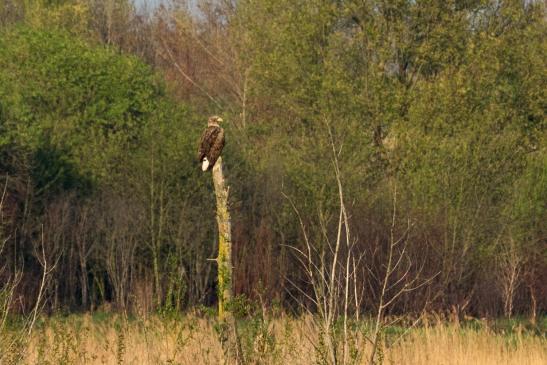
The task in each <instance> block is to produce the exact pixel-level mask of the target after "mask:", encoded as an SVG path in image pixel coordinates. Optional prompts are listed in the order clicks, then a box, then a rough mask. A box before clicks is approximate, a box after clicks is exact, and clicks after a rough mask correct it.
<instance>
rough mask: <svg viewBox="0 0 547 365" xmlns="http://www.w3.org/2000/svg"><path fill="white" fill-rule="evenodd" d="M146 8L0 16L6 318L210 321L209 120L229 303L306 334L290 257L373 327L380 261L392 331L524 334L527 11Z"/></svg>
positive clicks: (281, 4) (541, 38)
mask: <svg viewBox="0 0 547 365" xmlns="http://www.w3.org/2000/svg"><path fill="white" fill-rule="evenodd" d="M165 4H166V5H165V6H159V7H149V8H147V9H143V8H140V7H139V8H136V7H135V6H134V5H133V3H132V2H131V1H129V0H102V1H98V0H2V1H1V2H0V172H1V187H2V189H3V191H4V194H3V195H2V204H1V208H2V209H1V217H0V218H1V221H0V235H1V237H0V238H1V241H0V242H1V243H2V245H1V246H0V248H1V256H0V268H1V271H0V288H1V287H2V286H3V287H4V288H7V287H8V286H10V288H13V291H12V292H10V293H11V294H10V296H9V298H10V306H11V307H12V309H13V310H14V311H16V312H19V313H24V314H28V313H30V312H31V311H32V310H33V308H34V307H35V301H36V298H37V297H38V294H39V291H43V293H42V296H43V298H44V303H43V310H44V311H45V312H47V313H55V312H73V311H87V310H96V309H101V308H105V307H112V308H113V309H115V310H117V311H120V312H124V313H135V314H142V313H151V312H154V311H171V310H176V311H179V310H184V309H188V308H192V307H195V306H197V305H211V304H213V303H215V302H216V293H215V276H216V266H215V265H214V263H211V262H210V261H208V259H209V258H212V257H214V256H215V254H216V249H217V248H216V240H217V239H216V234H217V233H216V223H215V220H214V212H215V202H214V195H213V193H212V183H211V177H210V176H209V174H207V173H202V172H201V171H200V169H199V165H198V163H197V161H195V158H196V157H195V155H196V148H197V141H198V138H199V135H200V133H201V131H202V130H203V128H204V127H205V123H206V120H207V117H208V116H210V115H213V114H218V115H221V116H222V117H223V118H224V119H225V120H226V121H227V122H226V124H225V125H224V127H225V129H226V131H227V145H226V148H225V150H224V152H223V159H224V163H225V167H226V169H227V172H226V174H227V178H228V182H229V185H230V199H231V201H230V204H231V209H232V215H233V216H232V218H233V222H232V227H233V232H232V234H233V240H234V258H233V262H234V282H233V287H234V292H235V294H236V295H240V298H248V299H251V300H253V301H255V300H256V301H259V302H260V303H262V305H263V306H265V307H279V306H280V307H281V308H284V309H286V310H297V311H298V310H301V309H302V308H309V309H310V310H312V311H313V310H314V308H313V303H314V302H313V300H312V298H313V295H314V294H312V293H314V290H315V291H316V290H317V286H315V285H314V283H313V282H311V281H310V278H309V275H307V274H309V271H308V272H307V271H306V264H305V262H304V265H302V258H301V256H300V254H301V253H303V252H308V251H306V250H308V249H310V247H311V250H310V251H309V255H308V256H307V258H310V262H313V263H315V264H314V265H317V266H316V267H323V266H325V267H330V266H329V265H330V263H332V262H333V260H338V259H341V260H342V261H343V262H346V260H347V263H348V265H347V267H350V268H351V275H350V276H351V283H350V284H347V285H349V286H347V287H346V288H348V287H350V288H351V292H352V293H355V301H354V302H351V303H352V304H351V305H350V307H349V309H348V308H346V310H347V311H350V312H352V313H359V312H367V311H371V310H375V306H376V303H377V298H378V297H379V296H380V295H381V292H382V281H381V280H380V278H382V277H383V276H384V275H385V273H386V270H387V269H386V265H385V263H386V261H387V260H388V259H389V260H391V258H392V254H393V250H392V249H390V248H391V247H394V246H393V243H394V242H398V243H400V246H397V248H396V250H395V253H396V254H397V255H398V257H400V258H401V260H402V261H401V262H403V263H404V265H403V264H401V265H400V266H397V267H396V268H395V269H394V270H393V276H392V279H393V284H392V286H390V287H389V289H394V290H396V292H397V293H398V295H397V296H396V297H395V298H394V300H393V302H392V303H390V306H389V308H387V309H386V310H387V311H389V313H390V314H402V313H420V312H422V311H424V310H426V311H436V312H446V313H448V312H452V313H456V314H457V315H463V314H470V315H473V316H499V315H507V316H511V315H512V314H517V313H518V314H526V315H532V316H535V315H536V314H540V313H544V312H545V310H546V309H547V285H546V283H547V250H546V238H547V224H546V222H547V211H546V207H547V150H546V146H545V142H546V130H547V129H546V119H545V110H546V106H547V102H546V100H547V98H546V95H545V90H546V89H547V87H546V86H547V73H546V70H547V57H546V54H547V53H546V50H547V28H546V27H545V19H546V13H545V10H546V8H545V4H544V2H543V1H517V0H508V1H497V0H496V1H494V0H461V1H456V0H450V1H435V0H419V1H408V0H368V1H353V0H347V1H346V0H344V1H342V0H337V1H336V0H308V1H294V0H239V1H235V0H234V1H231V0H224V1H213V0H211V1H208V0H205V1H198V2H197V4H196V3H192V4H191V5H187V4H186V3H185V2H184V1H170V2H166V3H165ZM340 188H343V190H342V189H340ZM342 191H343V198H341V195H340V194H341V192H342ZM341 201H342V204H340V202H341ZM341 207H343V208H344V209H341ZM342 212H343V214H342ZM342 216H343V219H342ZM340 222H342V223H343V224H342V223H340ZM337 240H338V242H342V244H341V246H340V247H341V249H340V251H338V250H337V251H336V254H337V255H338V256H335V252H334V251H333V250H332V244H331V243H332V242H334V241H337ZM399 247H400V248H399ZM304 261H305V260H304ZM308 269H309V267H308ZM337 270H339V271H340V272H338V271H336V272H335V270H333V271H332V272H331V273H329V275H331V276H332V277H333V278H334V277H336V278H341V279H340V281H338V279H337V280H336V281H333V283H338V282H340V283H343V282H344V280H343V279H344V278H347V277H348V276H347V275H346V276H344V270H346V266H341V267H339V269H337ZM44 273H46V274H47V275H44ZM348 273H349V271H347V272H346V274H348ZM416 280H418V281H419V282H420V283H421V284H419V285H414V284H415V283H416V282H417V281H416ZM42 282H43V283H44V285H41V283H42ZM12 285H13V286H12ZM336 285H337V284H336ZM410 287H412V290H410ZM407 288H408V289H409V290H406V289H407ZM327 289H328V290H334V289H333V288H332V287H329V288H327ZM384 289H385V287H384ZM315 295H317V292H315ZM352 295H353V294H352ZM243 296H244V297H243ZM7 297H8V296H6V295H3V296H2V297H0V301H2V302H0V304H2V303H7V302H6V301H5V299H6V298H7ZM395 299H396V300H395ZM3 300H4V301H3ZM346 303H347V301H346Z"/></svg>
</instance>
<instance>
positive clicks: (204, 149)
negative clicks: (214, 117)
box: [198, 126, 221, 162]
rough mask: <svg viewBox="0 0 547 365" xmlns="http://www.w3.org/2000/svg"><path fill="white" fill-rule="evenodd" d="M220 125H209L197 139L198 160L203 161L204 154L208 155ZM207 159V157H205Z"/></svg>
mask: <svg viewBox="0 0 547 365" xmlns="http://www.w3.org/2000/svg"><path fill="white" fill-rule="evenodd" d="M220 129H221V128H220V127H215V126H210V127H207V129H205V131H203V134H202V135H201V140H200V141H199V148H198V160H199V162H201V161H203V159H204V158H205V156H208V154H209V151H210V150H211V148H212V146H213V144H214V142H215V140H216V138H217V135H218V134H219V133H220ZM207 159H209V157H207Z"/></svg>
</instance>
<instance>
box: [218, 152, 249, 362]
mask: <svg viewBox="0 0 547 365" xmlns="http://www.w3.org/2000/svg"><path fill="white" fill-rule="evenodd" d="M213 184H214V187H215V197H216V203H217V214H216V216H217V224H218V257H217V259H216V261H217V266H218V318H219V320H220V322H221V327H222V329H223V330H222V331H223V333H221V341H222V345H223V348H224V353H225V363H229V362H232V361H234V362H235V363H236V364H241V363H244V360H243V353H242V350H241V344H240V342H239V336H238V334H237V326H236V321H235V318H234V316H233V313H232V310H231V309H230V306H229V304H230V301H231V300H232V297H233V293H232V283H233V282H232V222H231V219H230V212H229V210H228V192H229V190H230V189H229V187H228V186H226V181H225V179H224V173H223V171H222V157H219V158H218V160H217V162H216V163H215V166H214V167H213Z"/></svg>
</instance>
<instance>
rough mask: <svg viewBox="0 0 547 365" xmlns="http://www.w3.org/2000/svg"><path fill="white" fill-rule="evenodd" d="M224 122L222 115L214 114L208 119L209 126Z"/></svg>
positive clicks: (216, 125)
mask: <svg viewBox="0 0 547 365" xmlns="http://www.w3.org/2000/svg"><path fill="white" fill-rule="evenodd" d="M222 122H223V120H222V118H221V117H219V116H218V115H213V116H212V117H210V118H209V120H208V121H207V126H208V127H211V126H214V127H218V126H219V124H220V123H222Z"/></svg>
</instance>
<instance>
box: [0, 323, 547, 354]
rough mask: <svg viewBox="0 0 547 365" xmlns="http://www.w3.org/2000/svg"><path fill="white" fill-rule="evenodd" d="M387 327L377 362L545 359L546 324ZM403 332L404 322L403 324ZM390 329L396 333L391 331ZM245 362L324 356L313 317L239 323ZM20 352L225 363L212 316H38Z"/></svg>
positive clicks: (358, 339) (357, 350) (360, 346)
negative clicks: (533, 326)
mask: <svg viewBox="0 0 547 365" xmlns="http://www.w3.org/2000/svg"><path fill="white" fill-rule="evenodd" d="M391 330H392V331H386V333H387V334H386V335H385V336H384V340H383V342H382V346H381V349H380V356H379V360H378V361H377V364H380V363H382V364H398V365H406V364H407V365H422V364H423V365H433V364H438V365H452V364H453V365H456V364H457V365H470V364H480V365H489V364H492V365H501V364H507V365H527V364H529V365H536V364H537V365H543V364H547V342H546V338H545V333H544V332H542V331H535V333H533V331H530V330H529V329H524V327H523V326H522V325H520V324H517V325H515V326H513V327H510V328H509V329H499V328H498V329H496V328H493V327H491V326H490V325H489V324H488V323H486V322H481V321H476V322H474V323H473V324H472V325H469V324H465V325H464V324H458V323H450V324H446V323H444V324H443V323H441V324H429V325H421V326H419V327H415V328H413V329H411V330H410V331H408V333H406V335H405V336H403V337H401V336H399V335H398V334H399V333H398V331H397V328H392V329H391ZM399 330H400V332H402V330H403V329H402V328H399ZM391 332H393V333H391ZM353 334H354V336H353V337H352V344H353V345H352V353H353V357H352V359H351V360H352V362H351V363H354V364H365V363H366V361H367V359H366V354H367V351H368V350H369V346H368V345H367V344H366V341H365V340H364V339H363V336H362V330H357V329H356V330H354V331H353ZM239 335H240V338H241V343H242V348H243V350H244V354H245V359H246V363H248V364H286V365H288V364H294V365H298V364H301V365H308V364H310V365H311V364H320V363H321V362H320V361H319V358H318V356H317V354H318V352H317V349H316V348H315V346H314V344H315V345H317V344H319V343H320V342H319V341H317V338H318V331H317V329H316V328H315V326H314V324H313V321H312V320H311V318H309V317H303V318H298V319H295V318H291V317H287V316H285V317H283V316H282V317H280V318H278V319H275V320H272V321H268V322H264V321H261V320H249V321H245V322H242V323H241V324H240V325H239ZM24 348H25V351H24V355H23V356H22V358H20V359H18V360H17V359H15V358H14V357H13V356H12V358H11V359H10V358H9V356H8V358H5V359H4V361H5V362H6V363H10V362H16V363H23V364H51V365H53V364H188V365H194V364H220V363H223V351H222V346H221V344H220V342H219V340H218V334H217V330H216V327H215V324H214V320H212V319H208V318H207V317H206V318H203V317H198V316H186V317H182V318H178V319H165V318H164V319H160V318H158V317H152V318H148V319H129V320H126V319H123V318H122V317H120V316H117V315H103V316H99V315H94V316H92V315H89V314H85V315H71V316H68V317H52V318H49V319H45V320H41V321H40V322H39V323H38V325H37V327H36V328H35V330H34V332H33V334H32V336H31V339H30V341H29V342H28V343H27V344H26V345H25V346H24Z"/></svg>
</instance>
